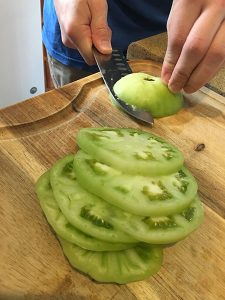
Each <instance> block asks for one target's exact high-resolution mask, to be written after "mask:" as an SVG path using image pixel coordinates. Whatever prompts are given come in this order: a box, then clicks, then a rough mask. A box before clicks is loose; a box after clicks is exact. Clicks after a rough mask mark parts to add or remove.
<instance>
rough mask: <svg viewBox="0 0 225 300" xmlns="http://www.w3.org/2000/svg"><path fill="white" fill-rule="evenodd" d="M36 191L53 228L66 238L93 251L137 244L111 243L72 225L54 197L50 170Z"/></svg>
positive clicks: (38, 183) (118, 248) (114, 249)
mask: <svg viewBox="0 0 225 300" xmlns="http://www.w3.org/2000/svg"><path fill="white" fill-rule="evenodd" d="M36 193H37V196H38V198H39V201H40V205H41V208H42V210H43V212H44V214H45V216H46V218H47V220H48V223H49V224H50V225H51V226H52V228H53V230H54V231H55V232H56V233H57V235H59V236H60V237H61V238H63V239H64V240H66V241H68V242H71V243H75V244H76V245H78V246H79V247H81V248H83V249H86V250H92V251H119V250H124V249H128V248H130V247H133V246H134V245H135V244H123V243H110V242H104V241H101V240H99V239H96V238H94V237H92V236H90V235H87V234H85V233H83V232H82V231H80V230H78V229H77V228H76V227H74V226H73V225H71V224H70V223H69V222H68V221H67V219H66V218H65V216H64V215H63V214H62V212H61V210H60V208H59V206H58V204H57V202H56V201H55V199H54V195H53V192H52V187H51V184H50V172H49V171H48V172H46V173H44V174H43V175H42V176H41V177H40V178H39V179H38V181H37V183H36Z"/></svg>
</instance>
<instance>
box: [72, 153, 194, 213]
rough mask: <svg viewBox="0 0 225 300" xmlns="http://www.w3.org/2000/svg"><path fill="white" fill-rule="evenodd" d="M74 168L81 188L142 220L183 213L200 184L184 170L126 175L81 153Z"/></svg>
mask: <svg viewBox="0 0 225 300" xmlns="http://www.w3.org/2000/svg"><path fill="white" fill-rule="evenodd" d="M74 167H75V170H76V175H77V180H78V182H79V183H80V185H81V186H82V187H83V188H85V189H86V190H88V191H89V192H90V193H93V194H95V195H97V196H99V197H100V198H102V199H104V200H105V201H107V202H109V203H111V204H113V205H115V206H117V207H120V208H121V209H123V210H125V211H127V212H129V213H133V214H135V215H140V216H164V215H165V214H167V215H168V214H173V213H176V212H180V211H181V210H182V209H184V208H185V207H187V206H188V205H189V204H190V203H191V201H192V200H193V199H194V197H195V195H196V193H197V188H198V186H197V183H196V181H195V179H194V177H193V176H192V175H191V173H190V172H189V171H188V170H187V169H186V168H185V167H182V168H181V169H180V170H179V171H177V172H175V173H173V174H170V175H166V176H155V177H150V176H148V177H147V176H140V175H136V176H132V175H127V174H123V173H122V172H121V171H118V170H116V169H114V168H111V167H109V166H108V165H106V164H103V163H100V162H98V161H97V160H95V159H93V158H92V157H91V156H90V155H89V154H86V153H85V152H83V151H82V150H79V151H78V152H77V154H76V155H75V158H74Z"/></svg>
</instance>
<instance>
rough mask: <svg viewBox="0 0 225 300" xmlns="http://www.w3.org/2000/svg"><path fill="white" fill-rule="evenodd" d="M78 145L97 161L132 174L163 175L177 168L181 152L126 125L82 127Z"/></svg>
mask: <svg viewBox="0 0 225 300" xmlns="http://www.w3.org/2000/svg"><path fill="white" fill-rule="evenodd" d="M77 143H78V145H79V146H80V148H81V149H82V150H83V151H85V152H87V153H88V154H90V155H91V156H92V157H93V158H95V159H96V160H98V161H100V162H102V163H105V164H107V165H109V166H111V167H113V168H115V169H118V170H121V171H123V172H124V173H128V174H132V175H137V174H140V175H146V176H156V175H166V174H170V173H174V172H176V171H178V170H179V169H180V168H181V167H182V165H183V162H184V157H183V155H182V153H181V152H180V151H179V150H178V149H177V148H176V147H175V146H173V145H171V144H169V143H168V142H166V141H165V140H163V139H162V138H160V137H158V136H156V135H153V134H152V133H149V132H145V131H141V130H138V129H128V128H117V129H116V128H83V129H81V130H80V131H79V132H78V135H77Z"/></svg>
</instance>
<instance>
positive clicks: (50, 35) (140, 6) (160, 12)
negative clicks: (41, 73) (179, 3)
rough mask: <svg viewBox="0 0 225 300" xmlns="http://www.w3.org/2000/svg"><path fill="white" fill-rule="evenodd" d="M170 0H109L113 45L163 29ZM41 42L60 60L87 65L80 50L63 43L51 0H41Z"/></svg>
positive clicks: (83, 67)
mask: <svg viewBox="0 0 225 300" xmlns="http://www.w3.org/2000/svg"><path fill="white" fill-rule="evenodd" d="M171 5H172V0H149V1H148V0H129V1H128V0H108V24H109V26H110V28H111V29H112V46H113V47H114V48H119V49H122V50H123V51H126V49H127V47H128V45H129V44H130V43H132V42H134V41H136V40H140V39H143V38H146V37H149V36H152V35H155V34H158V33H161V32H164V31H166V22H167V18H168V15H169V12H170V9H171ZM42 37H43V43H44V45H45V47H46V49H47V52H48V53H49V54H50V55H51V56H52V57H54V58H55V59H57V60H58V61H60V62H61V63H63V64H64V65H69V66H74V67H77V68H81V69H90V67H89V66H87V65H86V63H85V62H84V60H83V58H82V57H81V55H80V54H79V52H78V51H77V50H75V49H70V48H68V47H66V46H64V45H63V43H62V40H61V32H60V27H59V23H58V19H57V15H56V12H55V8H54V1H53V0H45V1H44V26H43V32H42Z"/></svg>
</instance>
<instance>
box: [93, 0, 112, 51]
mask: <svg viewBox="0 0 225 300" xmlns="http://www.w3.org/2000/svg"><path fill="white" fill-rule="evenodd" d="M96 2H98V3H96ZM89 7H90V10H91V12H92V20H91V33H92V41H93V44H94V46H95V47H96V48H97V49H98V50H99V51H100V52H101V53H103V54H109V53H111V52H112V46H111V36H112V34H111V30H110V28H109V27H108V23H107V13H108V6H107V2H106V1H96V0H92V1H90V2H89Z"/></svg>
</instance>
